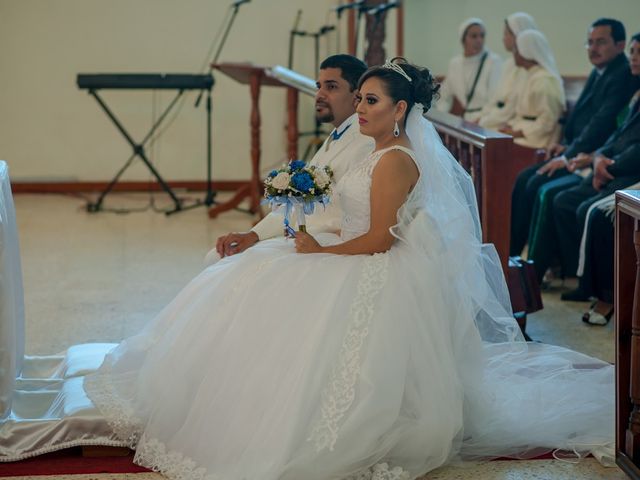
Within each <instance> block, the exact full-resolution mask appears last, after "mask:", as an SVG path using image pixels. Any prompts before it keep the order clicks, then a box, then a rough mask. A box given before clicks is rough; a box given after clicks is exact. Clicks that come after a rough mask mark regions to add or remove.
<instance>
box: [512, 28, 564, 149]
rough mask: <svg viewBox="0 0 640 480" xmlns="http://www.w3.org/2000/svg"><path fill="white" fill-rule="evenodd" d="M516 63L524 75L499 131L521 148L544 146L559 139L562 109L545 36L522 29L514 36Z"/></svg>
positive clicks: (561, 91)
mask: <svg viewBox="0 0 640 480" xmlns="http://www.w3.org/2000/svg"><path fill="white" fill-rule="evenodd" d="M516 48H517V50H516V52H515V62H516V65H518V66H520V67H522V68H524V69H525V70H526V71H527V78H526V82H525V84H524V87H523V89H522V91H521V92H520V94H519V96H518V101H517V103H516V112H515V113H516V114H515V117H514V118H513V119H512V120H510V121H509V122H508V125H507V126H506V127H505V128H503V129H501V131H503V132H505V133H508V134H509V135H512V136H513V138H514V141H515V142H516V143H517V144H519V145H523V146H525V147H531V148H545V147H548V146H549V145H551V144H553V143H555V142H557V141H558V139H559V138H560V133H561V130H560V124H559V123H558V120H559V119H560V116H561V115H562V113H563V112H564V109H565V97H564V89H563V86H562V78H561V77H560V73H559V72H558V67H557V66H556V61H555V58H554V57H553V53H552V52H551V48H550V47H549V43H548V42H547V39H546V37H545V36H544V35H543V34H542V33H541V32H539V31H537V30H526V31H524V32H522V33H520V34H519V35H518V37H517V39H516Z"/></svg>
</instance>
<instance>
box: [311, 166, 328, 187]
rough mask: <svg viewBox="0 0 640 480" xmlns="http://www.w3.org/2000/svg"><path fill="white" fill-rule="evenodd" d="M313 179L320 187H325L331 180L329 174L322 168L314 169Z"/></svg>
mask: <svg viewBox="0 0 640 480" xmlns="http://www.w3.org/2000/svg"><path fill="white" fill-rule="evenodd" d="M313 179H314V180H315V182H316V185H318V187H320V188H325V187H326V186H327V185H329V183H330V182H331V179H330V178H329V175H327V173H326V172H325V171H324V170H322V169H317V170H314V172H313Z"/></svg>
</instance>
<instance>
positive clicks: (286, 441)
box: [85, 109, 613, 480]
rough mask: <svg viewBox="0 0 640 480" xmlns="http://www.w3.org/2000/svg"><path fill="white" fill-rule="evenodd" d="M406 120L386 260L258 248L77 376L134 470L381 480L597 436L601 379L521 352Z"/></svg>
mask: <svg viewBox="0 0 640 480" xmlns="http://www.w3.org/2000/svg"><path fill="white" fill-rule="evenodd" d="M414 110H416V109H414ZM420 114H421V110H420V111H416V112H413V111H412V117H410V125H411V126H412V128H413V130H411V132H413V133H412V135H411V134H410V138H411V140H412V145H413V147H414V150H416V153H415V154H414V153H413V152H411V151H408V150H406V149H405V151H406V152H407V153H408V154H409V155H411V156H412V157H413V158H414V160H415V161H416V164H417V165H418V168H419V170H420V182H419V184H418V185H417V186H416V188H415V189H414V191H413V192H412V193H411V194H410V195H409V198H408V200H407V202H406V204H405V205H404V206H403V208H402V209H401V211H400V212H399V223H398V225H397V226H396V227H394V229H393V232H394V235H396V236H397V238H398V240H397V241H396V242H395V244H394V246H393V247H392V248H391V249H390V250H389V251H388V252H386V253H383V254H376V255H333V254H297V253H295V249H294V245H293V242H292V241H290V240H286V239H282V238H280V239H273V240H268V241H264V242H260V243H258V244H257V245H255V246H254V247H252V248H250V249H248V250H247V251H245V252H244V253H242V254H239V255H236V256H232V257H227V258H225V259H223V260H221V261H220V262H218V263H217V264H215V265H213V266H211V267H208V268H207V269H206V270H204V271H203V272H202V273H201V274H200V275H198V276H197V277H196V278H195V279H194V280H193V281H191V282H190V283H189V284H188V285H187V286H186V287H185V288H184V289H183V290H182V292H181V293H180V294H179V295H178V296H177V297H176V298H175V300H174V301H173V302H171V303H170V304H169V305H168V306H167V307H166V308H165V309H164V310H163V311H162V312H161V313H160V315H159V316H158V317H157V318H156V319H155V320H154V321H153V322H151V323H150V324H149V325H148V326H147V327H146V328H145V329H144V330H143V331H142V332H140V334H138V335H136V336H134V337H131V338H129V339H127V340H125V341H123V342H122V343H121V344H120V345H119V346H118V347H117V348H116V349H114V350H113V351H112V352H111V353H110V354H109V355H108V356H107V358H106V360H105V362H104V364H103V365H102V367H101V368H100V369H99V371H98V372H97V373H96V374H95V375H93V376H90V377H88V378H87V380H86V381H85V389H86V390H87V393H88V394H89V396H90V398H91V399H92V400H93V401H94V403H95V404H96V405H97V407H98V408H99V409H100V410H101V411H102V413H103V414H104V415H105V417H106V418H107V420H108V421H109V423H110V425H111V426H112V428H113V429H114V431H115V432H116V433H117V434H118V436H119V437H120V438H122V439H127V441H128V442H129V444H130V445H131V447H133V448H135V449H136V457H135V461H136V462H137V463H139V464H141V465H144V466H147V467H150V468H153V469H155V470H158V471H160V472H162V473H163V474H165V475H166V476H168V477H169V478H175V479H184V480H187V479H188V480H191V479H216V480H217V479H220V480H258V479H259V480H277V479H287V480H294V479H295V480H300V479H305V480H314V479H317V480H327V479H343V478H354V479H355V478H357V479H380V480H382V479H387V480H390V479H401V478H402V479H408V478H414V477H416V476H418V475H421V474H423V473H425V472H427V471H429V470H431V469H434V468H436V467H438V466H440V465H442V464H444V463H445V462H447V461H451V460H452V459H454V458H488V457H491V456H499V455H518V454H520V455H535V454H537V453H540V452H541V451H542V450H549V449H553V448H567V449H575V450H578V451H581V452H582V451H589V450H591V451H593V450H594V449H595V448H596V447H599V446H603V445H606V444H608V443H610V442H611V441H612V438H613V410H612V409H613V407H612V405H613V392H612V390H611V389H612V385H613V383H612V382H613V375H612V370H611V368H610V367H609V366H607V365H605V364H603V363H602V362H598V361H596V360H593V359H589V358H588V357H584V356H581V355H579V354H576V353H573V352H569V351H566V350H562V349H554V348H553V347H543V346H539V347H538V346H536V348H528V347H527V345H526V343H525V342H522V341H520V337H519V332H518V330H517V327H516V326H515V322H514V321H513V319H512V318H511V316H510V314H509V312H508V307H506V308H505V307H504V306H503V302H500V297H503V296H504V295H505V292H506V291H505V289H504V281H503V280H502V279H501V277H500V278H499V279H496V278H495V277H491V276H488V273H487V272H488V267H487V268H485V267H483V266H482V265H484V263H483V262H484V260H486V258H487V256H486V255H485V253H484V252H483V251H481V247H480V244H479V242H478V241H477V238H478V237H477V236H478V233H479V232H478V228H477V224H476V220H475V218H474V216H473V215H476V216H477V212H476V213H474V212H475V210H474V208H475V207H474V206H473V205H471V206H470V205H464V204H465V201H464V200H463V201H461V202H460V205H452V204H449V203H442V204H439V203H438V201H436V200H435V199H434V198H433V195H435V194H438V195H441V196H440V198H441V201H442V202H444V198H445V197H446V195H445V194H442V192H440V189H441V188H449V189H450V190H452V189H456V188H458V187H460V188H462V189H464V188H467V187H465V186H460V185H459V184H460V183H461V182H462V180H460V179H465V178H466V177H465V176H464V175H462V176H460V172H459V170H458V168H459V167H457V166H456V165H453V164H454V163H455V162H454V161H453V160H452V159H450V158H448V157H447V156H446V153H444V152H445V151H444V147H442V146H441V144H440V143H439V140H438V141H437V142H436V139H437V135H435V132H433V131H432V127H431V126H430V124H428V122H426V120H424V119H423V118H422V117H421V115H420ZM425 122H426V123H425ZM409 131H410V130H408V132H409ZM418 134H419V135H420V138H417V136H418ZM434 143H436V144H435V145H434ZM395 148H401V147H395ZM385 151H386V150H383V151H378V152H374V153H372V154H371V155H370V156H368V157H367V158H365V159H363V160H362V161H361V162H360V163H359V164H356V165H352V166H351V168H350V170H349V171H348V172H347V174H345V175H344V177H343V178H342V179H341V181H340V183H339V184H338V186H337V187H336V193H337V197H338V198H339V200H338V201H340V202H341V204H342V209H343V211H344V212H345V214H344V218H343V224H342V230H341V236H340V237H338V236H336V235H332V234H322V235H319V236H318V237H317V239H318V240H319V241H320V243H322V244H332V243H338V242H342V241H345V240H349V239H351V238H354V237H357V236H359V235H362V234H363V233H365V232H366V231H367V230H368V228H369V219H370V210H369V203H370V200H369V194H370V185H371V173H372V171H373V169H374V168H375V165H376V163H377V162H378V160H379V159H380V157H381V156H382V155H383V154H384V152H385ZM429 155H431V156H433V155H437V156H439V157H440V160H438V162H440V163H437V162H436V163H430V162H429V161H425V158H424V156H429ZM447 169H448V170H447ZM454 173H455V175H454ZM447 179H448V180H447ZM464 181H466V180H464ZM451 182H454V183H451ZM454 184H455V185H458V186H457V187H456V186H455V185H454ZM463 196H464V195H463ZM463 196H461V197H460V198H462V197H463ZM460 198H459V199H458V200H460ZM464 198H467V197H464ZM429 201H432V203H431V204H429V205H430V206H426V205H427V203H425V202H429ZM461 205H462V207H463V208H459V207H460V206H461ZM465 211H466V213H464V212H465ZM473 239H475V240H473ZM460 242H462V243H460ZM461 246H462V247H465V249H464V250H460V248H461ZM496 292H497V294H496ZM481 337H482V338H481ZM489 342H490V343H489ZM610 390H611V391H610ZM537 447H540V448H537Z"/></svg>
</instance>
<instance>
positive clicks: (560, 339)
mask: <svg viewBox="0 0 640 480" xmlns="http://www.w3.org/2000/svg"><path fill="white" fill-rule="evenodd" d="M190 195H191V194H190ZM193 196H194V197H196V196H195V195H193ZM154 198H155V199H156V201H157V203H158V204H160V205H159V206H161V207H169V206H170V203H169V202H167V199H166V196H165V195H164V194H162V193H158V194H155V195H154ZM148 199H149V197H148V195H142V194H112V195H110V196H109V197H107V202H106V206H123V207H128V208H136V207H144V206H146V205H147V204H148ZM15 204H16V212H17V219H18V229H19V235H20V247H21V256H22V269H23V275H24V287H25V304H26V318H27V321H26V342H27V343H26V351H27V353H29V354H50V353H57V352H59V351H62V350H64V349H66V348H67V347H68V346H69V345H73V344H77V343H82V342H91V341H101V342H118V341H119V340H121V339H122V338H124V337H126V336H128V335H131V334H133V333H135V332H137V331H138V330H139V329H140V328H141V326H142V325H144V324H145V323H146V322H147V321H148V320H149V319H151V318H153V316H154V315H155V314H156V313H157V312H158V311H159V310H160V309H161V308H162V306H163V305H165V304H166V303H168V301H169V300H170V299H171V298H173V296H174V295H175V294H176V293H177V292H178V291H179V290H180V288H181V287H182V286H183V285H184V284H185V283H186V282H187V281H188V280H189V279H190V278H191V277H193V276H194V275H195V274H197V273H198V272H199V271H200V270H201V268H202V259H203V257H204V255H205V253H206V252H207V250H208V249H209V248H211V247H212V246H213V245H214V244H215V239H216V238H217V237H218V235H220V234H222V233H226V232H228V231H233V230H236V231H238V230H246V229H248V228H249V227H250V225H251V222H252V220H253V219H252V218H251V217H250V216H249V215H247V214H245V213H242V212H238V211H231V212H228V213H225V214H223V215H222V216H220V217H219V218H218V219H216V220H209V219H208V217H207V215H206V210H205V209H204V208H198V209H194V210H190V211H185V212H181V213H177V214H175V215H172V216H169V217H166V216H165V215H163V214H160V213H155V212H153V211H146V212H142V213H130V214H126V215H121V214H114V213H98V214H88V213H86V211H85V210H84V205H85V201H84V200H83V199H82V198H80V197H74V196H61V195H17V196H16V197H15ZM559 292H560V289H559V288H556V289H555V290H554V291H551V292H549V293H547V294H545V296H544V297H545V298H544V300H545V309H544V310H543V311H542V312H539V313H537V314H534V315H532V316H530V318H529V325H528V332H529V333H530V335H531V336H532V337H533V338H534V339H536V340H541V341H545V342H548V343H554V344H559V345H565V346H569V347H571V348H573V349H576V350H579V351H582V352H585V353H588V354H590V355H594V356H597V357H600V358H602V359H604V360H607V361H613V359H614V345H613V329H612V326H611V325H609V326H607V327H604V328H602V327H590V326H588V325H585V324H583V323H582V322H581V321H580V316H581V314H582V312H583V311H584V309H585V308H586V306H587V304H570V303H565V302H560V301H559V298H558V297H559ZM129 476H130V475H91V476H73V478H74V479H76V480H82V479H85V478H87V479H88V478H95V479H111V478H118V479H123V478H128V477H129ZM152 477H159V476H157V475H156V474H144V475H141V474H137V475H136V476H135V479H136V480H145V479H147V478H149V479H150V478H152ZM39 478H41V477H39ZM60 478H62V477H60ZM424 478H425V480H451V479H477V480H488V479H496V480H498V479H499V480H515V479H545V480H546V479H549V480H551V479H553V480H562V479H576V480H578V479H580V480H582V479H584V480H586V479H623V478H625V477H624V475H623V474H622V472H621V471H620V470H618V469H616V468H607V469H605V468H602V467H601V466H600V465H598V464H597V463H596V462H595V461H594V460H593V459H588V460H586V461H583V462H581V463H580V464H578V465H572V464H569V463H565V462H559V461H546V460H535V461H529V462H525V461H519V462H515V461H512V462H490V463H488V464H484V465H480V466H477V467H473V468H464V469H461V468H453V467H445V468H442V469H439V470H437V471H434V472H431V473H430V474H428V475H427V476H425V477H424Z"/></svg>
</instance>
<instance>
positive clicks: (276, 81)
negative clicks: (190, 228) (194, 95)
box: [209, 63, 315, 218]
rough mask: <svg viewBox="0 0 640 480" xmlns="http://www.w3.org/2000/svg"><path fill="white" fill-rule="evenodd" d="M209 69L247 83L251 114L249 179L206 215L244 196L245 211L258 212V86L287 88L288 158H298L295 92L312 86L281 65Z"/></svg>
mask: <svg viewBox="0 0 640 480" xmlns="http://www.w3.org/2000/svg"><path fill="white" fill-rule="evenodd" d="M211 67H212V68H214V69H216V70H219V71H221V72H222V73H224V74H225V75H227V76H229V77H231V78H233V79H234V80H235V81H237V82H239V83H242V84H244V85H249V92H250V94H251V113H250V117H249V118H250V120H249V125H250V129H251V179H250V180H248V181H246V182H245V183H244V184H243V185H242V186H241V187H240V188H239V189H238V190H237V191H236V193H235V194H234V196H233V197H232V198H231V199H230V200H228V201H226V202H223V203H219V204H217V205H215V206H213V207H212V208H210V209H209V217H210V218H215V217H217V216H218V215H219V214H220V213H222V212H225V211H227V210H231V209H233V208H236V207H237V206H238V205H239V204H240V203H241V202H242V201H243V200H244V199H245V198H248V199H249V210H250V211H251V212H252V213H261V210H260V198H261V197H262V179H261V178H260V155H261V146H260V127H261V124H262V120H261V116H260V89H261V87H262V86H268V87H284V88H286V89H287V112H288V125H287V139H288V145H287V155H288V157H289V158H290V159H294V158H297V157H298V92H299V91H302V92H304V93H307V94H313V93H311V92H312V91H315V86H314V85H313V88H311V89H310V86H309V84H308V81H306V82H305V81H304V77H302V76H300V75H297V74H296V73H295V72H292V71H291V70H287V69H286V68H283V67H273V68H270V67H263V66H258V65H253V64H251V63H217V64H212V65H211Z"/></svg>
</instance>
